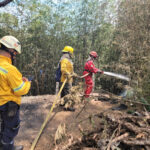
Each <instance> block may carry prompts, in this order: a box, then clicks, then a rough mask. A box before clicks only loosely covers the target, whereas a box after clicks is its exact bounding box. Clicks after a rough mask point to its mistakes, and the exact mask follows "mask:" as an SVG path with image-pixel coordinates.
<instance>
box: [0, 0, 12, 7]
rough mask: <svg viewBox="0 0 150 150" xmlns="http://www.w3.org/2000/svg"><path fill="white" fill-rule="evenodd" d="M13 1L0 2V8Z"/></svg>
mask: <svg viewBox="0 0 150 150" xmlns="http://www.w3.org/2000/svg"><path fill="white" fill-rule="evenodd" d="M12 1H13V0H4V1H2V2H0V7H4V6H6V5H7V4H8V3H10V2H12Z"/></svg>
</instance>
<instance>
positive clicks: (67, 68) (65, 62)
mask: <svg viewBox="0 0 150 150" xmlns="http://www.w3.org/2000/svg"><path fill="white" fill-rule="evenodd" d="M73 51H74V49H73V48H72V47H71V46H65V47H64V49H63V50H62V57H61V59H60V69H61V78H60V85H62V83H63V82H64V81H65V79H66V78H67V83H66V84H65V86H64V88H63V90H62V93H61V98H62V97H64V96H65V95H67V94H69V90H70V89H71V87H72V82H73V78H72V77H73V76H76V74H75V73H74V69H73V62H72V58H73ZM65 110H68V111H74V110H75V109H74V108H73V106H70V107H67V108H65Z"/></svg>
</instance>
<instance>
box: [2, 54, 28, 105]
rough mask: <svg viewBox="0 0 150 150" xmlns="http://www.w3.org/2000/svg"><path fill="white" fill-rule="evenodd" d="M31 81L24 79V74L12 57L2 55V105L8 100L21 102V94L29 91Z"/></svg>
mask: <svg viewBox="0 0 150 150" xmlns="http://www.w3.org/2000/svg"><path fill="white" fill-rule="evenodd" d="M30 86H31V83H30V82H29V81H27V82H24V81H23V80H22V74H21V73H20V72H19V71H18V69H17V68H16V67H15V66H13V65H12V62H11V59H10V58H8V57H5V56H2V55H0V106H1V105H4V104H6V103H7V102H8V101H14V102H16V103H17V104H18V105H20V104H21V95H25V94H27V93H28V91H29V89H30Z"/></svg>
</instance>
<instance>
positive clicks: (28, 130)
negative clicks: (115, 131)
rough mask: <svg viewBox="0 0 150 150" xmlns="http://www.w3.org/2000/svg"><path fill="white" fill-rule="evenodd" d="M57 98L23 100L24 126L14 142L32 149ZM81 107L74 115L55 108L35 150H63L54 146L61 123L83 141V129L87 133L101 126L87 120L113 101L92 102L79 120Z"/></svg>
mask: <svg viewBox="0 0 150 150" xmlns="http://www.w3.org/2000/svg"><path fill="white" fill-rule="evenodd" d="M54 99H55V96H54V95H42V96H29V97H27V96H26V97H23V98H22V105H21V127H20V131H19V134H18V135H17V137H16V139H15V142H16V144H17V145H24V150H30V148H31V145H32V142H33V141H34V139H35V138H36V136H37V134H38V132H39V130H40V128H41V125H42V123H43V122H44V119H45V118H46V116H47V114H48V112H49V110H50V108H51V105H52V103H53V101H54ZM113 106H114V105H113ZM82 107H83V104H81V105H79V106H76V110H75V112H69V111H64V110H63V109H62V108H60V107H57V108H55V109H54V111H53V113H52V116H51V118H50V120H49V122H48V123H47V126H46V128H45V129H44V131H43V133H42V135H41V137H40V139H39V141H38V143H37V145H36V148H35V150H56V149H61V148H58V145H55V140H54V137H55V132H56V130H57V128H58V126H59V125H60V124H62V123H65V124H66V132H67V135H69V136H71V137H73V138H74V139H80V138H81V136H82V129H84V131H85V130H87V131H88V130H91V129H92V128H96V126H97V125H98V124H99V122H98V120H94V125H93V124H92V123H89V120H86V118H87V117H88V116H89V115H93V114H96V113H99V112H102V111H105V110H108V109H109V108H111V107H112V104H110V102H101V101H96V100H94V99H92V100H91V101H90V102H89V104H88V105H87V107H86V108H85V109H84V110H83V111H82V112H81V113H80V115H79V116H78V117H77V118H76V116H77V114H78V113H79V112H80V110H81V109H82ZM84 119H85V121H84Z"/></svg>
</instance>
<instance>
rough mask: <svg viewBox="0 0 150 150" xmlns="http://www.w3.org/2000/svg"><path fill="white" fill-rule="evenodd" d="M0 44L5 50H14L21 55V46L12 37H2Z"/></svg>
mask: <svg viewBox="0 0 150 150" xmlns="http://www.w3.org/2000/svg"><path fill="white" fill-rule="evenodd" d="M0 43H2V44H3V45H4V46H6V47H7V48H12V49H15V50H16V51H17V52H18V53H19V54H21V44H20V42H19V41H18V40H17V39H16V38H15V37H14V36H10V35H9V36H4V37H2V38H1V39H0Z"/></svg>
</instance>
